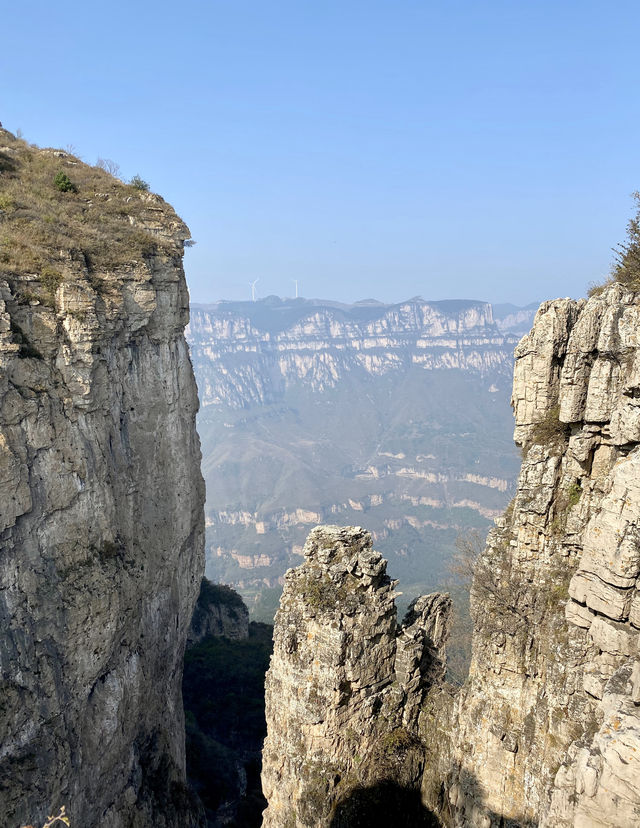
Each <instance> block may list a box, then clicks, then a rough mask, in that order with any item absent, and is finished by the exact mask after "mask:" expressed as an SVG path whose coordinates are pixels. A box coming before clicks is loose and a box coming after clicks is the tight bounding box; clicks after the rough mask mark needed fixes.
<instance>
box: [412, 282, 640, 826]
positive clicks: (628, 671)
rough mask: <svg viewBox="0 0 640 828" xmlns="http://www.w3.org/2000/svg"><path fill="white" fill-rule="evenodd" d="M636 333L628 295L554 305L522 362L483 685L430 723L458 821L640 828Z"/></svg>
mask: <svg viewBox="0 0 640 828" xmlns="http://www.w3.org/2000/svg"><path fill="white" fill-rule="evenodd" d="M639 330H640V303H639V302H638V299H637V295H634V294H631V293H628V292H626V291H625V290H624V289H623V288H622V287H621V286H619V285H614V286H612V287H609V288H607V289H606V290H605V291H604V292H603V293H602V294H601V295H599V296H596V297H593V298H591V299H590V300H589V301H586V302H585V301H584V300H581V301H577V302H575V301H571V300H568V299H567V300H557V301H554V302H546V303H544V304H543V305H542V306H541V308H540V310H539V311H538V314H537V316H536V319H535V323H534V326H533V329H532V331H531V333H530V334H529V335H528V336H526V337H524V339H523V340H522V341H521V343H520V345H519V346H518V349H517V351H516V366H515V375H514V385H513V405H514V409H515V416H516V431H515V437H516V442H517V443H518V444H520V445H521V446H522V447H523V463H522V470H521V473H520V479H519V483H518V490H517V494H516V497H515V500H514V501H513V503H512V505H511V506H510V507H509V509H508V510H507V512H506V513H505V516H504V518H503V519H501V520H500V521H498V522H497V526H496V528H495V529H494V530H493V531H492V532H491V533H490V536H489V540H488V547H487V549H486V551H485V552H484V554H483V556H482V557H481V559H480V562H479V565H478V570H477V574H476V578H475V582H474V586H473V591H472V603H473V614H474V620H475V633H474V641H473V659H472V666H471V674H470V678H469V681H468V682H467V684H466V686H465V687H464V688H463V690H462V691H461V693H460V694H459V696H458V697H457V698H455V699H454V698H452V697H451V696H448V697H447V696H446V694H443V695H442V696H441V697H440V699H439V700H438V701H437V702H435V703H434V704H433V705H432V706H431V708H430V709H429V710H428V711H427V712H425V713H424V714H423V716H422V718H421V733H422V736H423V738H424V739H425V740H426V742H427V744H428V745H429V746H430V747H431V749H432V750H434V751H438V754H439V756H438V762H437V763H436V764H435V765H434V767H432V768H431V769H430V770H429V772H428V773H427V774H426V775H425V784H424V796H425V799H426V800H427V801H428V802H429V803H430V804H431V805H432V807H434V808H436V809H437V810H438V811H439V813H440V815H441V817H442V819H443V820H444V821H445V823H446V824H450V825H456V826H487V828H488V826H494V825H498V824H499V825H514V826H515V825H518V826H520V825H530V826H540V828H543V826H545V827H546V828H552V827H553V828H569V826H576V828H577V826H580V827H581V828H596V826H598V827H601V828H604V826H618V828H630V827H631V826H635V825H638V824H639V822H640V784H639V782H638V780H639V779H640V706H638V704H639V702H640V661H638V640H639V638H638V636H639V631H640V613H639V612H638V607H639V606H640V592H639V591H638V586H637V584H638V583H639V581H638V578H639V576H640V552H639V548H640V547H639V544H638V541H639V539H640V536H639V532H640V483H639V480H640V476H639V472H640V354H639V349H638V331H639ZM443 723H445V725H444V729H445V730H446V731H447V737H446V738H445V739H443V738H442V730H443ZM442 780H444V782H445V788H446V791H447V792H446V795H444V796H443V795H442V787H441V784H440V782H441V781H442Z"/></svg>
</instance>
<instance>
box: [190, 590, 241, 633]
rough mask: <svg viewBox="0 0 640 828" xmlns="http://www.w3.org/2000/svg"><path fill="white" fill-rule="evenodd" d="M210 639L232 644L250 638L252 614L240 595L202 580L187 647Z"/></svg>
mask: <svg viewBox="0 0 640 828" xmlns="http://www.w3.org/2000/svg"><path fill="white" fill-rule="evenodd" d="M208 635H213V636H222V637H224V638H230V639H232V640H233V641H240V640H241V639H244V638H248V637H249V610H248V609H247V606H246V604H245V603H244V601H243V600H242V598H241V597H240V596H239V595H238V593H237V592H236V591H235V590H233V589H231V587H228V586H225V585H224V584H212V583H211V581H209V580H208V579H207V578H203V579H202V583H201V585H200V594H199V595H198V600H197V602H196V605H195V608H194V610H193V617H192V619H191V626H190V628H189V635H188V637H187V644H189V645H194V644H197V643H198V642H199V641H202V639H203V638H206V637H207V636H208Z"/></svg>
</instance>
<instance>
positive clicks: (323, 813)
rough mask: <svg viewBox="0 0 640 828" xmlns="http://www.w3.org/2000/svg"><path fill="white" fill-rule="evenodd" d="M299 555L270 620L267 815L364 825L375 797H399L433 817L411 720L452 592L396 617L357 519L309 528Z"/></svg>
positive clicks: (436, 672)
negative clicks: (423, 792)
mask: <svg viewBox="0 0 640 828" xmlns="http://www.w3.org/2000/svg"><path fill="white" fill-rule="evenodd" d="M304 555H305V561H304V563H303V564H302V565H301V566H299V567H297V568H296V569H292V570H289V572H288V573H287V576H286V579H285V586H284V591H283V595H282V599H281V603H280V609H279V611H278V613H277V615H276V620H275V628H274V653H273V656H272V660H271V666H270V668H269V672H268V674H267V683H266V713H267V728H268V735H267V739H266V741H265V745H264V751H263V773H262V780H263V790H264V794H265V796H266V798H267V801H268V803H269V806H268V808H267V810H266V811H265V813H264V822H263V825H264V826H265V828H276V826H277V828H289V826H294V825H295V826H299V827H300V828H302V827H303V826H304V828H321V826H329V825H331V826H339V825H344V826H346V825H356V824H363V825H364V824H367V823H366V819H365V816H364V815H366V813H367V812H368V811H367V809H368V808H370V807H372V804H371V803H372V801H373V802H374V803H375V802H377V798H378V797H380V798H381V804H380V807H381V808H382V809H383V811H380V810H378V816H380V813H382V812H384V808H387V809H389V808H390V807H391V806H392V803H393V802H394V801H395V800H394V797H396V798H398V801H402V803H403V805H402V808H404V809H405V810H406V814H405V815H406V816H410V812H411V809H412V808H415V809H416V813H417V814H418V815H417V816H416V819H417V820H418V821H413V822H410V823H406V824H414V825H422V824H429V823H428V822H426V821H424V820H426V819H427V814H426V812H423V809H422V808H421V806H420V803H419V798H418V797H417V789H418V788H419V784H420V778H421V772H422V767H423V764H424V755H423V749H422V746H421V744H420V741H419V740H418V739H417V738H416V720H417V711H418V709H419V706H420V704H421V702H422V699H423V696H424V694H425V692H426V691H427V690H428V687H429V686H430V685H431V684H432V683H435V682H437V681H438V680H439V679H441V678H442V675H443V672H444V642H445V638H446V630H447V622H448V617H449V611H450V600H449V598H448V596H443V595H437V594H436V595H430V596H424V597H423V598H420V599H418V600H417V601H416V602H414V604H413V605H412V606H411V607H410V609H409V612H408V614H407V618H406V620H405V624H404V625H403V626H402V627H398V624H397V622H396V607H395V602H394V592H393V587H394V582H392V581H391V580H390V579H389V577H388V576H387V574H386V561H384V560H383V559H382V558H381V556H380V555H379V553H377V552H375V551H374V550H373V549H372V544H371V537H370V535H369V534H368V533H367V532H365V531H363V530H362V529H360V528H353V527H347V528H339V527H337V526H322V527H317V528H316V529H314V530H313V531H312V532H311V534H310V535H309V538H308V540H307V543H306V545H305V548H304ZM411 792H413V793H414V794H415V799H416V802H412V801H411V796H410V794H411ZM367 793H368V794H369V798H367ZM403 797H404V798H403ZM402 808H401V809H400V811H398V813H400V814H401V816H402V819H403V818H404V816H403V815H402ZM396 810H397V809H396ZM352 812H353V813H352ZM394 812H395V810H394ZM398 813H396V818H397V819H398V818H399V817H398ZM354 818H355V819H356V820H357V819H359V820H365V821H362V822H358V821H354ZM402 819H401V820H400V821H396V822H395V824H397V825H404V824H405V822H404V821H402ZM420 820H422V821H420Z"/></svg>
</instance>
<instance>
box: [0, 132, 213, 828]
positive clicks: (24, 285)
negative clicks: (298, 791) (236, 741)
mask: <svg viewBox="0 0 640 828" xmlns="http://www.w3.org/2000/svg"><path fill="white" fill-rule="evenodd" d="M0 137H1V138H2V140H1V141H0V144H1V143H2V142H7V144H8V146H7V147H4V148H2V151H1V152H0V162H1V163H0V184H1V185H2V187H3V191H4V190H5V189H6V193H7V195H6V197H5V198H4V202H3V206H4V207H5V210H4V211H3V214H2V216H0V220H1V221H2V229H3V234H5V235H6V237H7V238H9V239H11V240H12V241H11V247H10V252H9V253H6V248H3V250H4V254H3V256H4V257H3V258H2V257H0V480H1V481H2V485H1V486H0V532H1V534H0V619H1V623H2V639H1V647H0V665H1V674H2V684H1V685H0V711H1V712H0V733H1V738H0V744H1V750H0V779H1V780H2V782H1V784H0V813H2V823H3V825H6V826H11V828H14V826H18V825H22V824H26V823H32V824H38V825H40V824H42V823H43V822H44V820H45V818H46V815H47V814H50V813H58V810H59V807H60V806H62V805H64V806H66V811H67V813H68V814H69V816H70V819H71V824H72V825H73V826H85V828H98V826H100V828H124V826H139V827H140V828H142V826H148V825H154V826H167V828H168V826H176V828H177V826H187V825H195V824H196V822H197V813H196V810H197V809H194V805H193V803H192V802H191V800H190V796H189V794H188V791H187V789H186V787H185V772H184V763H185V758H184V721H183V711H182V699H181V691H180V682H181V675H182V661H183V652H184V645H185V640H186V637H187V630H188V628H189V623H190V621H191V615H192V610H193V606H194V603H195V600H196V597H197V594H198V589H199V587H200V579H201V574H202V569H203V532H204V521H203V501H204V486H203V482H202V478H201V475H200V471H199V461H200V447H199V441H198V436H197V433H196V430H195V415H196V410H197V407H198V401H197V396H196V386H195V382H194V377H193V372H192V368H191V362H190V359H189V352H188V348H187V344H186V342H185V339H184V336H183V330H184V327H185V325H186V323H187V320H188V294H187V288H186V284H185V278H184V273H183V270H182V252H183V244H184V241H185V239H187V238H188V236H189V233H188V230H187V228H186V227H185V225H184V224H183V223H182V222H181V221H180V219H179V218H178V217H177V216H176V215H175V213H174V212H173V210H172V209H171V208H170V207H169V206H168V205H167V204H165V203H164V202H163V201H162V199H160V198H159V197H158V196H154V195H152V194H150V193H145V192H141V191H136V190H134V189H133V188H132V187H126V186H125V185H123V184H122V183H121V182H119V181H116V180H115V179H112V178H110V176H108V175H107V174H106V173H104V172H102V171H100V170H97V169H95V168H91V167H86V166H85V165H83V164H81V162H80V161H79V160H78V159H73V158H71V157H69V156H68V155H67V154H66V153H62V152H56V153H55V154H54V153H51V152H45V151H39V150H37V149H35V148H33V147H31V146H30V145H27V144H24V142H20V141H17V140H16V139H14V138H13V137H12V136H10V135H9V134H8V133H2V135H1V136H0ZM59 168H62V169H63V170H65V171H66V173H68V175H69V176H70V177H71V178H72V179H73V182H72V183H73V187H74V188H75V189H71V190H67V191H59V189H60V188H58V189H56V188H55V187H54V184H53V181H54V174H55V172H56V170H57V169H59ZM3 176H4V177H3ZM38 176H40V178H37V177H38ZM41 193H45V196H41ZM43 197H44V198H45V200H46V204H44V205H43V202H42V201H41V199H42V198H43ZM43 209H46V210H48V211H49V213H51V214H52V215H51V216H50V220H49V219H47V220H46V221H45V220H44V219H43V217H42V215H41V214H40V213H39V211H41V210H43ZM30 222H32V224H30ZM29 233H30V234H31V235H28V234H29ZM25 234H26V235H25ZM21 239H22V242H21ZM25 239H27V242H25ZM21 243H22V244H23V247H21V246H20V245H21ZM20 257H22V258H20ZM116 258H117V261H116Z"/></svg>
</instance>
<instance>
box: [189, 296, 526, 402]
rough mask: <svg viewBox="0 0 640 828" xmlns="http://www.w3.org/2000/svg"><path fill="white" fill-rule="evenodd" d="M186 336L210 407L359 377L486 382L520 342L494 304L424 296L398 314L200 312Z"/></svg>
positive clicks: (274, 305)
mask: <svg viewBox="0 0 640 828" xmlns="http://www.w3.org/2000/svg"><path fill="white" fill-rule="evenodd" d="M525 313H528V318H530V316H531V313H530V312H525ZM187 336H188V339H189V342H190V344H191V347H192V349H193V357H194V364H195V366H196V373H197V376H198V385H199V387H200V397H201V402H202V405H203V407H205V408H206V407H207V406H209V405H220V404H224V405H226V406H228V407H230V408H247V407H248V406H250V405H255V404H266V403H273V402H277V401H279V400H280V399H282V396H283V394H284V391H285V390H286V389H287V388H289V387H291V386H301V387H305V386H306V387H310V388H311V389H312V390H313V391H316V392H318V391H325V390H327V389H329V388H333V387H335V386H336V385H337V384H338V383H339V381H340V380H341V379H342V378H343V377H344V376H345V375H347V374H348V373H350V372H351V371H354V370H356V369H359V370H362V371H363V372H365V373H366V374H369V375H373V376H379V375H383V374H386V373H389V372H395V371H400V370H406V369H407V367H408V366H411V365H416V366H420V367H421V368H423V369H425V370H435V369H446V370H449V369H452V368H460V369H463V370H468V371H471V372H478V373H481V374H487V373H491V372H494V371H496V369H498V370H499V369H500V368H502V367H504V366H507V365H508V364H509V362H510V360H511V351H512V349H513V347H514V345H515V344H516V342H517V337H516V336H515V335H514V334H512V333H511V332H510V325H509V324H508V323H507V324H505V325H503V326H502V327H501V328H499V327H498V325H497V324H496V322H495V320H494V318H493V313H492V308H491V305H490V304H489V303H487V302H476V301H473V300H450V301H443V302H426V301H425V300H424V299H421V298H420V297H416V298H414V299H410V300H408V301H406V302H401V303H399V304H397V305H385V304H382V303H381V302H374V303H371V304H367V303H358V304H355V305H341V304H339V303H337V302H323V301H321V300H303V299H300V300H288V301H287V300H281V299H278V298H277V297H269V298H267V299H265V300H262V301H259V302H218V303H217V304H214V305H194V306H193V308H192V313H191V321H190V323H189V329H188V332H187Z"/></svg>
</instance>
